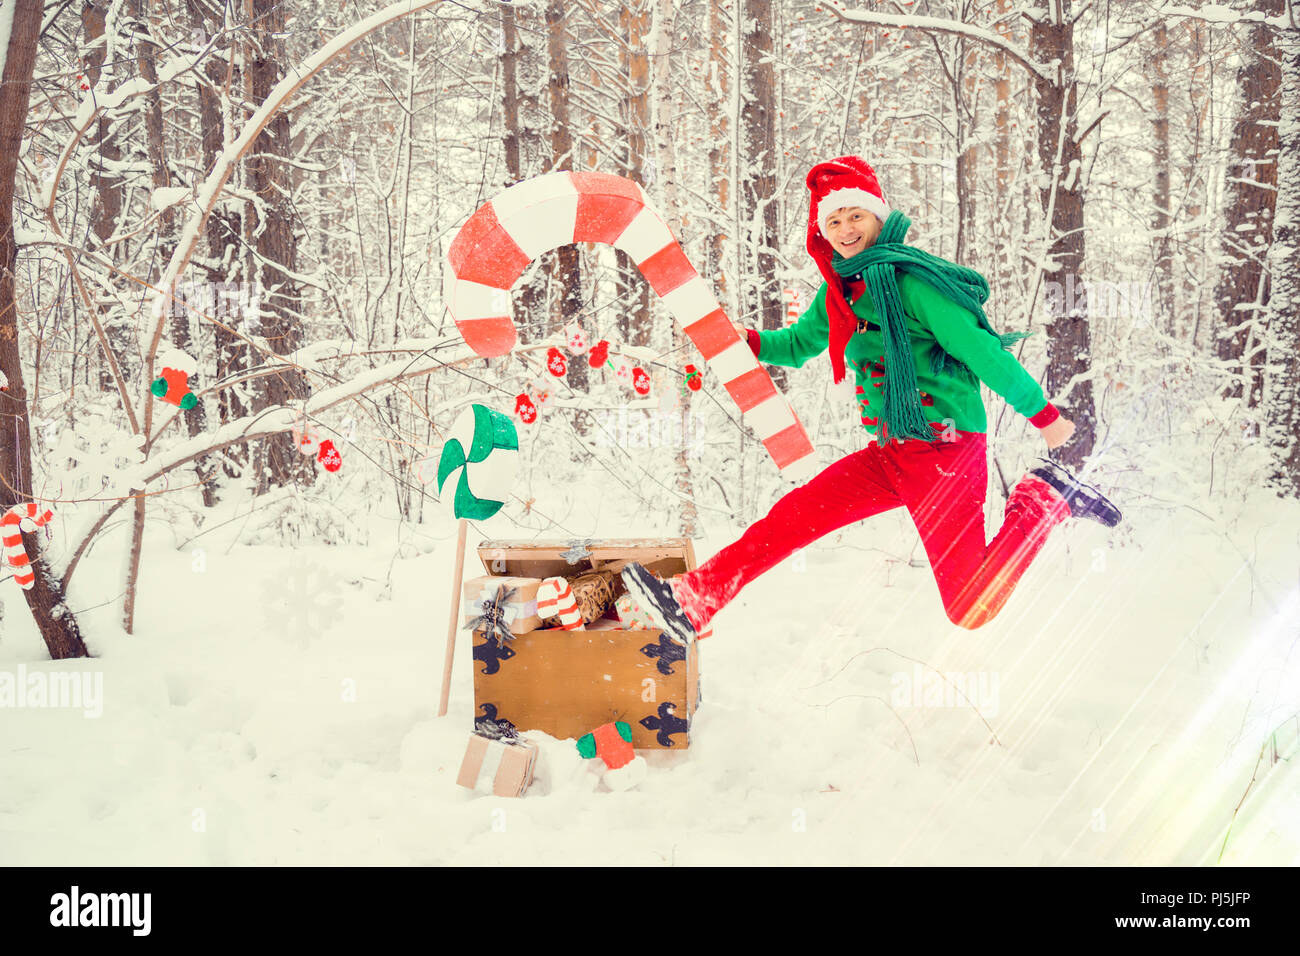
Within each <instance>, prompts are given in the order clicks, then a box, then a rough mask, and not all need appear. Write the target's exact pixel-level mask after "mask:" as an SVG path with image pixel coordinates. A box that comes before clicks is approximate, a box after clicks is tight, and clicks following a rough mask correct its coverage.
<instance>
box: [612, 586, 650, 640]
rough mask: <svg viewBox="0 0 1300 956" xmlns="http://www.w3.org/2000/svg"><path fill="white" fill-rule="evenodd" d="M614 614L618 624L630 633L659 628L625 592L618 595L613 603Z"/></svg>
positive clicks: (635, 600)
mask: <svg viewBox="0 0 1300 956" xmlns="http://www.w3.org/2000/svg"><path fill="white" fill-rule="evenodd" d="M614 613H616V614H617V615H618V620H619V623H620V624H622V625H623V626H624V627H626V628H627V629H628V630H630V631H641V630H645V629H646V628H651V627H658V626H659V625H657V624H656V623H655V621H654V618H652V617H651V616H650V613H649V612H648V611H646V610H645V608H643V607H641V605H640V604H638V603H637V599H636V598H634V597H633V596H632V595H631V594H628V593H627V592H624V593H623V594H620V595H619V597H618V600H617V601H615V602H614Z"/></svg>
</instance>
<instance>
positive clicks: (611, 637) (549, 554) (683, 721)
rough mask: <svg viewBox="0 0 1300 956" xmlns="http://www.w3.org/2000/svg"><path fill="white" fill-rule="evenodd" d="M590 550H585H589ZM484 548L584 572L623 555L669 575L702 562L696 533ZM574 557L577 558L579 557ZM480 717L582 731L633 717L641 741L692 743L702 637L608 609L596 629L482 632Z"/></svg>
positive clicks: (509, 563) (477, 676) (521, 570)
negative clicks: (672, 632)
mask: <svg viewBox="0 0 1300 956" xmlns="http://www.w3.org/2000/svg"><path fill="white" fill-rule="evenodd" d="M582 551H586V552H588V554H587V555H585V556H582V557H579V556H578V555H579V554H580V553H581V552H582ZM478 553H479V557H480V559H481V560H482V561H483V564H484V567H485V568H487V569H489V570H494V569H495V570H498V571H503V572H504V573H506V574H508V575H514V576H528V577H537V578H543V577H549V576H552V575H557V574H558V575H570V576H572V575H576V574H581V573H582V572H583V571H586V570H591V569H592V568H593V567H595V568H597V569H598V568H600V567H603V566H605V565H607V564H614V563H616V562H620V561H623V560H632V561H639V562H640V563H642V564H644V565H645V566H646V567H648V568H649V569H650V570H651V571H653V572H655V573H657V574H659V575H661V576H663V577H669V576H671V575H673V574H678V573H681V572H683V571H688V570H692V569H694V567H695V552H694V549H693V547H692V546H691V542H690V541H689V540H686V539H682V538H675V539H630V540H619V541H593V542H585V543H584V547H582V548H577V549H575V548H573V547H572V543H571V542H534V541H487V542H484V543H483V544H481V545H480V546H479V549H478ZM571 559H572V560H571ZM473 644H474V655H473V656H474V661H473V667H474V704H475V711H474V713H475V718H476V719H477V720H479V721H482V720H484V719H485V718H490V719H491V720H492V721H494V722H499V723H501V724H502V725H504V726H508V727H513V728H515V729H517V730H519V731H525V730H542V731H545V732H546V733H548V734H550V735H551V736H553V737H558V738H560V739H564V738H567V737H573V738H575V739H576V738H579V737H581V736H582V735H583V734H586V733H590V732H591V731H592V730H593V729H595V728H596V727H600V726H602V725H603V724H607V723H610V722H611V721H617V720H623V721H626V722H627V723H628V724H630V725H631V727H632V743H633V746H634V747H636V748H640V749H674V750H675V749H682V748H685V747H688V746H689V745H690V724H691V720H692V719H693V718H694V716H695V710H696V707H697V705H698V703H699V673H700V667H699V651H698V644H692V645H691V646H690V647H689V648H686V647H682V646H681V645H679V644H676V643H674V642H673V641H672V640H671V639H670V638H669V637H668V636H667V635H665V634H663V633H662V632H661V631H660V630H659V629H658V628H649V629H644V630H629V629H627V628H626V627H624V626H623V625H622V624H620V622H618V621H617V620H614V619H612V618H611V617H605V618H602V619H600V620H598V621H595V622H593V623H592V624H590V625H588V627H587V629H586V630H575V631H563V630H558V629H544V630H533V631H530V632H528V633H527V634H521V635H518V636H517V637H516V638H515V639H514V640H512V641H509V642H507V643H504V644H503V643H502V642H498V641H493V640H488V639H486V638H485V637H484V636H483V634H482V633H480V632H475V634H474V637H473Z"/></svg>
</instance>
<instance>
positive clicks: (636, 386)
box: [632, 365, 650, 395]
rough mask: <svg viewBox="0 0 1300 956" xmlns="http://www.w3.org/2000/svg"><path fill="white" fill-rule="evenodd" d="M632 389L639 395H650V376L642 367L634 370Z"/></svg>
mask: <svg viewBox="0 0 1300 956" xmlns="http://www.w3.org/2000/svg"><path fill="white" fill-rule="evenodd" d="M632 388H633V390H634V391H635V392H636V393H637V394H638V395H649V394H650V375H649V373H648V372H646V370H645V369H643V368H642V367H641V366H640V365H638V366H636V367H635V368H634V369H632Z"/></svg>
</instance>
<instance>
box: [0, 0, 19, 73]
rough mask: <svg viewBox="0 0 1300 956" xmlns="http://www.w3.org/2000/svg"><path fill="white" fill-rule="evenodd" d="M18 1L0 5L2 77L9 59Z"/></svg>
mask: <svg viewBox="0 0 1300 956" xmlns="http://www.w3.org/2000/svg"><path fill="white" fill-rule="evenodd" d="M16 9H18V4H16V3H6V4H3V5H0V77H2V76H4V74H5V61H6V60H8V59H9V37H10V34H12V33H13V28H14V11H15V10H16Z"/></svg>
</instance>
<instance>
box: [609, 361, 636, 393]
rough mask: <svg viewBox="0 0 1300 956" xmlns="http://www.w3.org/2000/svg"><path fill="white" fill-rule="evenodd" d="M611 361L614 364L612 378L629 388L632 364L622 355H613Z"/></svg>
mask: <svg viewBox="0 0 1300 956" xmlns="http://www.w3.org/2000/svg"><path fill="white" fill-rule="evenodd" d="M611 361H612V362H613V363H614V378H615V379H617V380H618V381H620V382H622V383H623V384H624V385H627V386H628V387H629V388H630V387H631V385H632V363H631V362H629V361H628V360H627V358H626V356H623V355H615V356H614V357H613V358H612V359H611Z"/></svg>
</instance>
